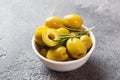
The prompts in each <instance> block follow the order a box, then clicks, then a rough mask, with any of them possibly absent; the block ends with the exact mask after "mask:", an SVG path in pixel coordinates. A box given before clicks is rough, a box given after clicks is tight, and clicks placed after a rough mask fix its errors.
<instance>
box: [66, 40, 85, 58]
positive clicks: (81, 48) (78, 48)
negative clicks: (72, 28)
mask: <svg viewBox="0 0 120 80" xmlns="http://www.w3.org/2000/svg"><path fill="white" fill-rule="evenodd" d="M66 47H67V50H68V53H69V54H70V55H71V56H72V57H73V58H81V57H84V56H85V55H86V52H87V50H86V47H85V45H84V44H83V43H82V41H81V40H80V39H78V38H70V39H68V41H67V42H66Z"/></svg>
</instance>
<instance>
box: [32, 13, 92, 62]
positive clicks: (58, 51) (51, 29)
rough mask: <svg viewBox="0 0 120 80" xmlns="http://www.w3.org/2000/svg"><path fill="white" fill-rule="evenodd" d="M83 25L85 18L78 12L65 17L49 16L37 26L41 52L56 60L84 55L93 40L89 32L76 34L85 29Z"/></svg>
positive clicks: (37, 39)
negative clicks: (42, 23) (41, 24)
mask: <svg viewBox="0 0 120 80" xmlns="http://www.w3.org/2000/svg"><path fill="white" fill-rule="evenodd" d="M82 25H83V20H82V18H81V17H80V16H79V15H77V14H69V15H66V16H64V17H63V18H60V17H58V16H52V17H49V18H47V19H46V20H45V23H44V25H43V26H39V27H37V29H36V30H35V33H34V38H35V42H36V44H38V45H39V48H40V51H39V52H40V54H41V55H42V56H44V57H45V58H47V59H50V60H54V61H70V60H76V59H79V58H82V57H84V56H85V55H86V54H87V52H88V51H89V50H90V48H91V46H92V40H91V38H90V36H89V33H84V34H79V35H77V36H76V33H79V31H80V30H81V31H85V28H84V27H82ZM74 30H79V31H78V32H76V31H74ZM60 35H62V37H61V36H60Z"/></svg>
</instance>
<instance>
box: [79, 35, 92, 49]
mask: <svg viewBox="0 0 120 80" xmlns="http://www.w3.org/2000/svg"><path fill="white" fill-rule="evenodd" d="M80 40H81V41H82V42H83V43H84V45H85V47H86V49H87V50H89V49H90V48H91V46H92V40H91V38H90V37H89V36H88V35H83V36H81V37H80Z"/></svg>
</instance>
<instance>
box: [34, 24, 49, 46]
mask: <svg viewBox="0 0 120 80" xmlns="http://www.w3.org/2000/svg"><path fill="white" fill-rule="evenodd" d="M46 28H47V26H39V27H37V29H36V30H35V33H34V37H35V41H36V42H37V43H38V44H39V45H44V42H43V40H42V32H43V31H44V29H46Z"/></svg>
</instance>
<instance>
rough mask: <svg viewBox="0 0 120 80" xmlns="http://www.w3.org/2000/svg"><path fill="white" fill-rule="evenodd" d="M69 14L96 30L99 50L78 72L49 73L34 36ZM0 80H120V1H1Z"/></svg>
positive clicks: (97, 49)
mask: <svg viewBox="0 0 120 80" xmlns="http://www.w3.org/2000/svg"><path fill="white" fill-rule="evenodd" d="M70 13H76V14H79V15H81V16H82V18H83V19H84V25H86V26H88V27H91V26H94V25H95V26H96V29H95V30H94V31H93V33H94V34H95V37H96V42H97V44H96V48H95V50H94V52H93V54H92V56H91V57H90V59H89V60H88V62H87V63H86V64H85V65H83V66H82V67H81V68H79V69H77V70H74V71H70V72H65V73H62V72H56V71H52V70H49V69H47V68H45V66H44V65H43V64H42V63H41V62H40V61H39V59H38V58H37V57H36V55H34V51H33V50H32V47H31V39H32V36H33V32H34V30H35V29H36V27H37V26H39V25H42V24H43V22H44V20H45V19H46V18H47V17H48V16H52V15H56V16H60V17H63V16H64V15H66V14H70ZM0 80H120V0H74V1H73V0H0Z"/></svg>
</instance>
